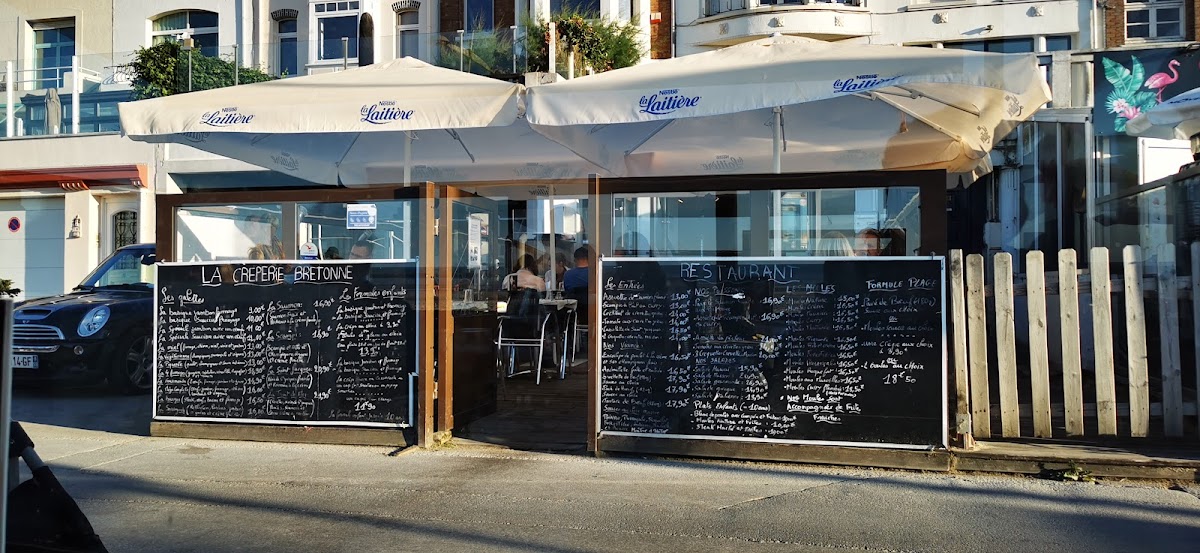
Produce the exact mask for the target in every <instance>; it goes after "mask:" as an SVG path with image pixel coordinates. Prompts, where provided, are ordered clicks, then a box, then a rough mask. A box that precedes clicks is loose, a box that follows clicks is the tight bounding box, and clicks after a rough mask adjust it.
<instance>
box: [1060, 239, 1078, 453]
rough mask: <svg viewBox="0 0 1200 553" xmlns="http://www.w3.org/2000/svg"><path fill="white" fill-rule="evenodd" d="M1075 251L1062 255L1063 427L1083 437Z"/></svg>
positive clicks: (1062, 252)
mask: <svg viewBox="0 0 1200 553" xmlns="http://www.w3.org/2000/svg"><path fill="white" fill-rule="evenodd" d="M1076 267H1077V261H1076V254H1075V250H1060V251H1059V252H1058V306H1059V307H1058V309H1059V334H1060V335H1061V336H1062V363H1063V365H1062V371H1063V413H1064V420H1063V425H1064V426H1065V427H1066V430H1067V435H1068V436H1082V435H1083V370H1082V364H1083V363H1082V361H1083V354H1082V353H1081V351H1082V348H1080V346H1079V273H1078V271H1077V270H1076Z"/></svg>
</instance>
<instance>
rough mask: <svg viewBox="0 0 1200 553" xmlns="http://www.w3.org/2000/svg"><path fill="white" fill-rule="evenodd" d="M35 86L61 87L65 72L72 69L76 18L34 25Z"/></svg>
mask: <svg viewBox="0 0 1200 553" xmlns="http://www.w3.org/2000/svg"><path fill="white" fill-rule="evenodd" d="M33 51H34V54H33V59H34V63H35V64H36V73H35V74H36V77H34V80H35V81H36V82H34V83H33V85H34V88H61V87H62V86H63V74H64V73H66V72H68V71H70V70H71V57H72V56H74V55H75V20H73V19H68V20H65V21H49V22H43V23H35V24H34V25H33Z"/></svg>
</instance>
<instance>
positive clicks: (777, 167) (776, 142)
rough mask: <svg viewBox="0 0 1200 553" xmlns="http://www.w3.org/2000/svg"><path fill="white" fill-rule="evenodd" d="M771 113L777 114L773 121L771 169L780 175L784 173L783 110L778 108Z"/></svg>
mask: <svg viewBox="0 0 1200 553" xmlns="http://www.w3.org/2000/svg"><path fill="white" fill-rule="evenodd" d="M771 111H773V112H774V113H775V116H774V117H773V118H772V119H771V143H772V146H774V148H772V150H773V152H772V157H771V169H772V170H773V171H775V174H776V175H778V174H779V173H782V172H783V108H779V107H776V108H774V109H773V110H771Z"/></svg>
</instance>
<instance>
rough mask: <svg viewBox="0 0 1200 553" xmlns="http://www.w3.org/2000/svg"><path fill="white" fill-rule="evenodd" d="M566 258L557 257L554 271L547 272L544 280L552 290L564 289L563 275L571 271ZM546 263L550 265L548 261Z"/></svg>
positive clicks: (563, 256)
mask: <svg viewBox="0 0 1200 553" xmlns="http://www.w3.org/2000/svg"><path fill="white" fill-rule="evenodd" d="M565 258H566V256H565V255H562V256H556V257H555V258H554V269H552V270H549V271H546V275H545V277H544V279H545V280H546V286H547V287H549V288H550V289H551V290H559V289H561V288H562V282H563V275H564V274H566V272H567V271H569V270H570V265H568V264H567V260H566V259H565ZM546 263H547V264H548V263H550V261H549V260H546Z"/></svg>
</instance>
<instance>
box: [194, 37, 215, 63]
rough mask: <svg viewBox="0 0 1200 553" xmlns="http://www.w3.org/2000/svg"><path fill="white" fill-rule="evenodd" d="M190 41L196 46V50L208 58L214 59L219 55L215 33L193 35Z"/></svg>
mask: <svg viewBox="0 0 1200 553" xmlns="http://www.w3.org/2000/svg"><path fill="white" fill-rule="evenodd" d="M192 39H193V40H194V42H195V44H196V48H198V49H199V50H200V53H201V54H204V55H206V56H208V57H210V58H215V57H217V55H219V54H220V52H221V48H220V46H218V45H217V40H218V39H217V33H205V34H198V35H193V36H192Z"/></svg>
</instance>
